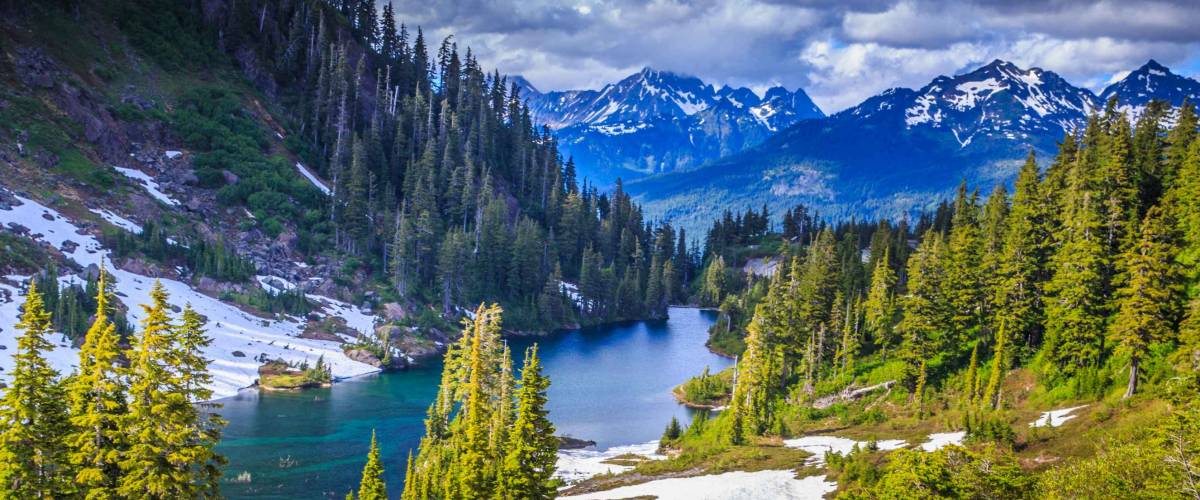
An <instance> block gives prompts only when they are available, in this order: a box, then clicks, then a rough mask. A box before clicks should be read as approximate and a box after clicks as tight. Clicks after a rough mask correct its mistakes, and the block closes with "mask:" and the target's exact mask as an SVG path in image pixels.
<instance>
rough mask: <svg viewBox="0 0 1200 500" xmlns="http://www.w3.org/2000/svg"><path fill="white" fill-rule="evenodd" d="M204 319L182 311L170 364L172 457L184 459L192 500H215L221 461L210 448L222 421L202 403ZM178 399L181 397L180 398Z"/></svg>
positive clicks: (206, 379) (207, 393)
mask: <svg viewBox="0 0 1200 500" xmlns="http://www.w3.org/2000/svg"><path fill="white" fill-rule="evenodd" d="M204 323H205V321H204V318H203V317H202V316H200V313H197V312H196V311H195V310H194V309H192V305H191V304H186V305H184V307H183V314H182V315H181V322H180V324H179V326H178V327H177V328H176V329H175V330H174V332H173V336H172V337H173V338H172V344H171V353H170V363H171V365H172V366H171V367H172V371H173V372H174V374H175V376H176V381H175V385H176V387H175V389H174V390H175V393H174V394H172V396H173V397H172V409H173V414H174V415H175V416H176V418H178V419H179V426H180V429H179V431H178V432H180V433H181V434H182V438H183V442H182V444H179V445H178V446H179V447H178V451H176V453H177V454H178V455H180V456H181V457H186V459H187V463H188V465H187V472H186V474H187V475H188V476H189V478H188V481H189V483H190V485H189V487H190V488H191V494H192V495H193V497H194V498H219V497H220V479H221V466H222V465H224V464H225V458H224V457H222V456H220V455H218V454H217V453H216V452H215V451H214V448H215V447H216V445H217V442H218V441H220V440H221V428H222V427H224V426H225V421H224V419H222V418H221V416H220V415H218V414H217V413H216V412H215V410H216V409H217V408H220V405H219V404H217V403H206V402H205V401H208V400H209V399H212V395H213V393H212V389H209V387H210V386H211V385H212V374H210V373H209V370H208V359H206V358H205V357H204V349H205V348H206V347H208V346H209V345H211V344H212V339H211V338H210V337H208V335H207V333H206V332H205V330H204ZM322 365H323V360H322V359H318V360H317V371H318V372H321V371H323V370H324V368H323V366H322ZM180 396H182V397H180Z"/></svg>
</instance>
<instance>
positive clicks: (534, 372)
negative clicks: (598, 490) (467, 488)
mask: <svg viewBox="0 0 1200 500" xmlns="http://www.w3.org/2000/svg"><path fill="white" fill-rule="evenodd" d="M549 386H550V380H549V379H547V378H546V377H545V376H543V375H542V365H541V361H540V360H539V359H538V355H537V346H536V345H534V346H533V347H531V348H529V349H528V350H527V351H526V352H525V366H524V367H523V368H522V369H521V388H520V389H519V390H518V391H517V420H516V423H515V424H514V425H513V429H512V434H511V435H510V438H509V439H510V440H509V443H508V453H507V456H505V457H504V464H503V468H502V469H501V473H500V481H499V484H498V487H497V492H496V495H495V497H496V498H500V499H530V500H536V499H547V498H554V497H555V496H556V493H557V491H556V490H555V488H554V486H553V485H552V484H551V483H550V477H551V476H552V475H553V474H554V467H555V463H556V462H557V460H558V440H557V438H555V437H554V424H551V423H550V419H549V418H547V411H546V401H547V399H546V389H547V388H548V387H549Z"/></svg>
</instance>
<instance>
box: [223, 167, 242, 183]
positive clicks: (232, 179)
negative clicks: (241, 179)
mask: <svg viewBox="0 0 1200 500" xmlns="http://www.w3.org/2000/svg"><path fill="white" fill-rule="evenodd" d="M221 177H224V178H225V184H237V183H238V176H237V174H235V173H233V172H230V171H228V170H222V171H221Z"/></svg>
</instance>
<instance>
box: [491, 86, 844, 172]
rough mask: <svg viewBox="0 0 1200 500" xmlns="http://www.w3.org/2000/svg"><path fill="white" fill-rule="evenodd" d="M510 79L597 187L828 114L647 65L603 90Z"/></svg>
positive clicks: (723, 152)
mask: <svg viewBox="0 0 1200 500" xmlns="http://www.w3.org/2000/svg"><path fill="white" fill-rule="evenodd" d="M515 82H516V83H517V84H518V85H519V86H520V88H521V89H522V94H521V95H522V96H523V98H525V99H526V100H527V102H528V103H529V107H530V111H531V112H532V115H533V119H534V121H536V122H538V123H542V124H545V125H546V126H548V127H551V128H552V129H555V134H556V135H557V136H558V138H559V141H560V143H561V146H560V149H561V151H562V153H563V155H564V156H567V157H571V158H574V160H575V165H576V168H577V171H578V173H579V177H580V178H581V179H584V178H586V179H588V180H590V181H591V182H592V183H594V184H597V185H600V186H608V185H610V184H612V182H613V181H615V180H616V179H617V178H618V177H620V178H623V179H631V178H637V177H641V176H645V175H650V174H656V173H662V172H673V171H678V170H684V169H688V168H691V167H696V166H699V165H701V164H703V163H705V162H708V161H711V160H714V159H717V158H721V157H724V156H728V155H730V154H733V153H736V152H738V151H741V150H743V149H745V148H747V147H750V146H754V145H756V144H759V143H761V142H762V141H763V140H765V139H766V138H767V137H769V136H770V135H771V134H773V133H775V132H777V131H779V130H783V129H785V128H787V127H788V126H790V125H792V124H794V123H796V122H798V121H801V120H805V119H809V118H820V117H823V116H825V115H824V113H822V112H821V110H820V109H819V108H817V106H816V105H815V104H813V102H812V100H810V99H809V98H808V95H807V94H805V93H804V90H803V89H796V91H795V92H792V91H789V90H787V89H785V88H783V87H774V88H771V89H768V90H767V91H766V93H765V94H764V95H763V96H762V97H759V96H758V94H755V93H754V92H753V91H751V90H750V89H747V88H744V87H742V88H736V89H735V88H731V87H729V86H723V87H720V88H714V87H713V86H712V85H710V84H708V83H705V82H703V81H701V80H700V79H699V78H696V77H692V76H687V75H681V74H677V73H672V72H668V71H659V70H655V69H651V68H644V69H642V70H641V71H640V72H638V73H636V74H633V75H630V76H628V77H626V78H625V79H623V80H621V81H619V82H617V83H613V84H609V85H605V86H604V88H602V89H600V90H570V91H555V92H545V93H543V92H541V91H539V90H538V89H537V88H535V87H534V86H533V85H532V84H530V83H529V82H528V81H526V80H524V79H523V78H519V77H518V78H517V79H516V80H515Z"/></svg>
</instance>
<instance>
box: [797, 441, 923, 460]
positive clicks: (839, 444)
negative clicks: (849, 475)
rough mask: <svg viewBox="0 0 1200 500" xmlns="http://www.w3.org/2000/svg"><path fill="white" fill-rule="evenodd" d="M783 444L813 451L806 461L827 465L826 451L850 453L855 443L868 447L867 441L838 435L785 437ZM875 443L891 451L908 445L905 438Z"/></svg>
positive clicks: (842, 453)
mask: <svg viewBox="0 0 1200 500" xmlns="http://www.w3.org/2000/svg"><path fill="white" fill-rule="evenodd" d="M783 445H784V446H786V447H788V448H798V449H801V450H804V451H807V452H809V453H812V456H811V457H808V460H807V461H805V463H806V464H808V465H825V452H830V453H837V454H840V455H848V454H850V451H851V450H853V449H854V446H855V445H858V447H859V448H860V449H862V448H866V447H867V443H866V442H863V441H855V440H853V439H848V438H844V437H838V436H804V437H799V438H795V439H785V440H784V441H783ZM875 445H876V446H877V447H878V448H879V449H880V450H882V451H891V450H898V449H900V448H903V447H905V446H908V442H907V441H905V440H903V439H890V440H887V441H877V442H876V443H875Z"/></svg>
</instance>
